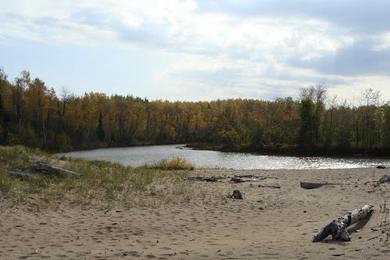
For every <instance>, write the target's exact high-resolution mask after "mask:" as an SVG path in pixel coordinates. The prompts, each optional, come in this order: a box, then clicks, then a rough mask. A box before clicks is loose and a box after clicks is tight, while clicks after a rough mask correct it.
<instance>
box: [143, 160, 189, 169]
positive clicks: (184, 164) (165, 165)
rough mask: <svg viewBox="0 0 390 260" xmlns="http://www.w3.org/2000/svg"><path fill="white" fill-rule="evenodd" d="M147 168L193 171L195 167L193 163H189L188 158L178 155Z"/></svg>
mask: <svg viewBox="0 0 390 260" xmlns="http://www.w3.org/2000/svg"><path fill="white" fill-rule="evenodd" d="M147 168H150V169H160V170H165V171H178V170H184V171H192V170H193V169H194V166H193V165H192V164H191V163H189V162H188V161H187V160H186V159H183V158H180V157H177V158H174V159H171V160H161V161H159V162H158V163H156V164H153V165H151V166H147Z"/></svg>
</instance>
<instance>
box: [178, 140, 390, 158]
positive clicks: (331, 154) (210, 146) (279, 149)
mask: <svg viewBox="0 0 390 260" xmlns="http://www.w3.org/2000/svg"><path fill="white" fill-rule="evenodd" d="M186 147H188V148H191V149H194V150H209V151H220V152H234V153H250V154H256V155H275V156H295V157H328V158H345V159H351V158H360V159H389V158H390V150H388V149H370V150H369V149H353V148H350V149H346V148H345V149H340V148H337V147H336V148H332V147H323V146H319V147H311V148H310V149H302V148H301V147H299V146H297V145H295V146H287V145H285V146H283V145H277V146H274V147H273V146H258V147H239V148H235V149H233V148H229V147H226V146H225V145H221V144H214V143H188V144H186Z"/></svg>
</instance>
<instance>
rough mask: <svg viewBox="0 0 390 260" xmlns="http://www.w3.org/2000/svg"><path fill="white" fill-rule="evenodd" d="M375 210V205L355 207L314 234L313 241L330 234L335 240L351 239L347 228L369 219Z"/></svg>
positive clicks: (318, 240) (322, 238)
mask: <svg viewBox="0 0 390 260" xmlns="http://www.w3.org/2000/svg"><path fill="white" fill-rule="evenodd" d="M373 211H374V206H371V205H365V206H363V208H361V209H354V210H352V211H351V212H348V213H347V214H345V215H344V216H342V217H340V218H338V219H335V220H333V221H332V222H331V223H329V224H328V225H326V226H325V227H324V228H322V229H321V230H320V232H318V233H317V234H316V235H315V236H314V238H313V242H320V241H322V240H324V239H325V238H326V237H328V236H329V235H332V239H333V240H340V241H351V237H350V235H349V233H348V231H347V230H346V228H347V227H348V226H350V225H352V224H355V223H357V222H359V221H361V220H364V219H368V218H369V217H370V216H371V214H372V212H373Z"/></svg>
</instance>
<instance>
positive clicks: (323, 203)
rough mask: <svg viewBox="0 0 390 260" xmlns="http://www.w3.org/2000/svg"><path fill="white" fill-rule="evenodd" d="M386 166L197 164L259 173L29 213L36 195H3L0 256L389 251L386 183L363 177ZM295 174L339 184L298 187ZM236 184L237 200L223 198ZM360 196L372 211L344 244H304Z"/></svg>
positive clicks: (371, 254)
mask: <svg viewBox="0 0 390 260" xmlns="http://www.w3.org/2000/svg"><path fill="white" fill-rule="evenodd" d="M386 173H387V174H388V170H379V169H349V170H300V171H296V170H294V171H279V170H278V171H263V170H253V171H235V170H211V169H205V170H200V169H199V170H195V171H193V172H191V176H212V175H216V176H223V175H229V176H230V175H234V174H253V175H255V176H263V177H268V178H266V179H264V180H262V181H260V182H252V183H239V184H234V183H231V182H230V181H229V180H222V181H220V182H216V183H208V182H200V181H188V182H190V185H191V188H192V189H193V190H194V191H196V192H194V194H197V195H196V196H197V197H196V198H192V199H191V200H190V201H188V202H180V203H168V204H163V205H158V206H155V207H134V208H122V207H114V208H112V209H109V210H101V209H97V208H94V207H91V206H87V207H80V206H77V205H76V206H72V205H65V204H64V205H62V204H61V203H58V205H57V206H56V207H49V208H47V209H43V210H39V211H37V210H34V203H35V202H34V200H35V198H31V199H29V200H28V203H26V204H24V205H19V206H16V207H6V206H5V203H6V202H5V201H4V200H2V201H0V205H1V204H3V205H1V209H2V210H1V213H0V220H1V221H0V234H1V236H0V259H45V258H46V259H314V258H316V259H389V258H390V243H389V242H388V241H387V239H388V238H387V236H388V234H389V230H390V226H388V227H387V230H386V227H380V224H381V221H382V222H383V221H384V217H385V214H384V213H383V210H381V209H380V207H381V206H382V205H383V204H384V203H385V201H387V203H388V204H389V203H390V196H389V191H390V184H389V183H388V184H382V185H380V186H377V187H375V186H374V185H373V184H372V183H371V181H375V180H378V179H379V178H380V177H381V176H383V175H384V174H386ZM167 174H169V173H167ZM300 181H327V182H332V183H336V184H338V185H333V186H323V187H321V188H318V189H313V190H304V189H302V188H300V186H299V182H300ZM259 185H262V187H259ZM266 186H280V188H276V187H266ZM235 189H238V190H240V191H241V192H242V193H243V196H244V199H243V200H233V199H231V198H228V196H227V195H229V194H231V193H232V191H233V190H235ZM365 204H372V205H374V206H375V212H374V214H373V215H372V217H371V219H370V220H369V221H368V223H367V224H366V225H365V226H364V227H363V228H361V229H360V230H358V231H357V232H354V233H352V241H351V242H333V241H330V240H329V241H325V242H321V243H312V241H311V240H312V237H313V234H314V233H315V232H317V231H318V230H319V229H320V228H322V227H323V226H325V225H326V224H327V223H329V222H330V221H331V220H332V219H334V218H336V217H339V216H341V215H343V214H344V213H346V212H347V211H349V210H352V209H355V208H359V207H362V206H363V205H365ZM387 208H389V206H387ZM388 218H389V217H388ZM388 221H389V220H387V223H388Z"/></svg>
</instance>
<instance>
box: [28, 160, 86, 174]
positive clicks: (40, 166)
mask: <svg viewBox="0 0 390 260" xmlns="http://www.w3.org/2000/svg"><path fill="white" fill-rule="evenodd" d="M32 169H33V170H34V171H35V172H37V173H44V174H49V175H64V174H71V175H76V176H79V175H80V174H79V173H77V172H74V171H70V170H66V169H63V168H60V167H57V166H53V165H50V164H46V163H42V162H37V163H36V164H35V165H34V166H32Z"/></svg>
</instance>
